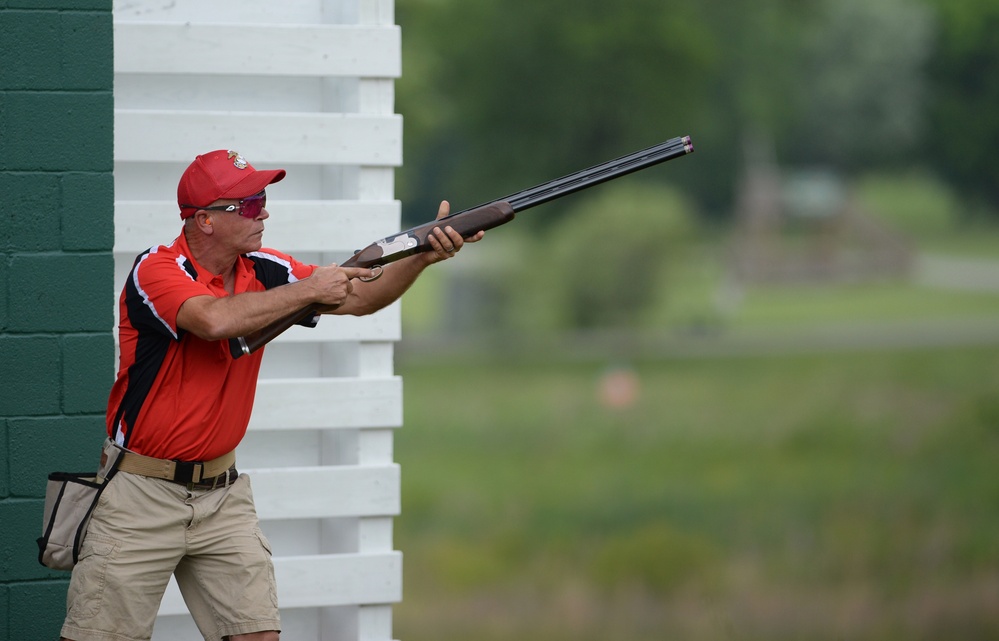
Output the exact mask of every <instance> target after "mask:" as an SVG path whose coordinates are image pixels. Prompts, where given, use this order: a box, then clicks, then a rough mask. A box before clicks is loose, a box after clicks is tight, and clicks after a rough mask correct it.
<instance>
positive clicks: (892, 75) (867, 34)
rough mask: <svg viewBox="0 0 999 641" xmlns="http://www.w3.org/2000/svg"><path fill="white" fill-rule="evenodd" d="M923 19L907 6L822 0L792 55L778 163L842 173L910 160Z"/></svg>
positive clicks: (924, 39) (917, 119)
mask: <svg viewBox="0 0 999 641" xmlns="http://www.w3.org/2000/svg"><path fill="white" fill-rule="evenodd" d="M931 18H932V16H931V14H930V12H929V11H927V9H926V7H925V6H923V5H921V4H917V3H916V2H913V0H878V2H870V1H869V0H827V1H826V2H824V3H823V4H822V7H821V11H820V12H819V13H818V14H816V15H815V16H814V20H813V21H812V22H811V24H809V25H808V28H807V31H806V33H807V37H806V38H804V39H803V40H802V42H801V43H800V44H801V49H800V51H799V52H798V63H797V65H798V82H799V86H798V87H797V90H796V91H795V92H794V93H795V94H796V97H797V100H798V101H799V105H798V107H799V109H800V112H799V114H797V117H796V118H795V119H794V120H793V121H792V122H793V123H794V125H795V126H790V127H785V128H784V129H783V131H781V132H780V133H781V134H782V136H781V137H782V139H783V143H784V144H783V145H781V146H782V147H783V148H784V149H785V151H786V153H785V159H786V160H790V161H792V162H796V163H805V164H825V165H828V166H832V167H837V168H840V169H847V170H851V169H852V170H858V169H860V170H862V169H869V168H871V167H872V166H879V165H885V164H897V163H898V162H899V161H904V162H911V160H912V154H913V151H914V150H915V149H916V148H917V145H918V142H919V139H920V137H921V134H922V128H923V125H924V122H925V118H924V116H925V109H924V105H925V103H926V91H925V82H924V68H925V65H926V62H927V59H928V57H929V54H930V49H931V39H930V38H931V34H932V29H931V26H932V24H931Z"/></svg>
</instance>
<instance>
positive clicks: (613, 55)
mask: <svg viewBox="0 0 999 641" xmlns="http://www.w3.org/2000/svg"><path fill="white" fill-rule="evenodd" d="M398 16H399V18H398V19H399V22H400V24H401V25H402V26H403V29H404V33H405V34H406V38H407V42H408V44H407V48H406V50H405V53H404V55H405V59H406V62H407V65H411V66H410V67H407V69H406V73H404V75H403V78H402V79H401V80H400V82H399V85H398V101H399V110H400V112H401V113H403V114H404V116H405V117H406V118H407V121H406V132H407V134H406V135H407V139H406V155H407V156H406V158H407V166H406V168H405V170H404V171H403V172H401V174H403V175H402V176H401V178H402V182H401V184H400V192H401V193H402V194H403V197H404V198H407V199H410V200H411V201H412V202H414V203H417V204H419V206H420V208H421V209H426V208H428V207H430V206H431V205H432V204H433V201H434V200H435V199H437V198H439V197H441V196H442V195H444V194H448V195H450V197H451V198H452V201H453V204H455V205H456V206H458V207H463V206H470V205H474V204H477V203H478V202H480V201H482V200H487V199H490V198H494V197H500V196H502V195H504V194H506V193H510V192H513V191H517V190H519V189H523V188H526V187H530V186H532V185H534V184H537V183H540V182H543V181H546V180H549V179H552V178H556V177H558V176H560V175H563V174H566V173H569V172H571V171H575V170H577V169H581V168H583V167H586V166H589V165H592V164H596V163H597V162H602V161H604V160H607V159H610V158H613V157H616V156H619V155H622V154H624V153H629V152H631V151H634V150H636V149H640V148H642V147H646V146H649V145H652V144H655V143H658V142H661V141H663V140H666V139H668V138H672V137H674V136H678V135H683V134H688V133H689V134H696V133H697V132H700V131H706V130H708V129H709V128H710V119H711V113H710V112H708V111H706V110H704V109H703V107H704V105H705V104H707V103H708V102H709V100H708V92H709V87H710V84H711V76H712V74H711V72H710V71H711V69H713V68H714V67H716V66H717V65H718V64H719V61H718V59H717V45H716V44H715V43H714V42H713V40H714V36H713V35H712V34H711V33H710V31H708V30H707V28H706V24H705V22H704V20H703V18H702V17H701V16H699V15H698V9H697V6H696V4H695V3H690V2H684V1H682V0H632V1H630V2H627V3H623V4H621V3H607V2H605V1H603V0H550V1H546V2H534V1H533V0H505V1H503V2H500V1H499V0H478V1H476V2H450V1H447V0H440V1H437V2H433V1H431V0H399V2H398ZM698 142H699V139H697V138H695V144H697V143H698ZM695 156H696V154H695ZM688 164H689V163H688ZM667 173H668V174H669V175H670V178H672V179H674V180H684V179H686V180H692V181H693V180H697V179H698V176H699V175H700V172H695V171H694V170H693V169H692V168H691V167H686V168H677V167H676V166H675V165H674V166H670V169H669V170H668V171H667ZM659 175H662V174H661V173H660V174H659ZM421 201H422V202H421Z"/></svg>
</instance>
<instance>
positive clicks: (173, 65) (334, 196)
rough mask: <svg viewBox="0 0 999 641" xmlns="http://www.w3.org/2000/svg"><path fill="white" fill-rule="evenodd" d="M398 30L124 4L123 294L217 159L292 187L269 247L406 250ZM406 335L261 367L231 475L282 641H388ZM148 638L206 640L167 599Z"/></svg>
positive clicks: (376, 321) (120, 30)
mask: <svg viewBox="0 0 999 641" xmlns="http://www.w3.org/2000/svg"><path fill="white" fill-rule="evenodd" d="M394 22H395V20H394V7H393V0H281V1H280V2H275V1H273V0H211V1H207V0H171V1H170V2H166V1H164V0H159V1H155V0H115V1H114V42H115V61H114V66H115V148H114V153H115V272H116V274H115V277H116V283H115V289H116V291H120V289H121V287H122V284H123V281H124V278H125V276H126V275H127V273H128V270H129V269H130V267H131V263H132V260H133V258H134V257H135V255H136V254H138V253H139V252H141V251H143V250H145V249H146V248H147V247H149V246H151V245H154V244H159V243H163V242H169V241H170V240H172V239H173V238H174V237H176V236H177V235H178V234H179V233H180V229H181V224H180V219H179V217H178V212H177V207H176V188H177V180H178V178H179V177H180V174H181V172H182V171H183V170H184V168H185V167H186V166H187V164H188V163H190V162H191V160H193V159H194V156H195V155H197V154H198V153H202V152H205V151H209V150H212V149H220V148H228V149H235V150H237V151H239V152H240V153H242V154H243V155H244V156H245V157H246V158H247V159H248V160H249V161H250V163H252V164H253V165H254V166H255V167H257V168H261V169H269V168H274V167H283V168H285V169H287V170H288V177H287V178H286V179H285V180H284V181H282V182H281V183H279V184H277V185H274V186H272V187H271V188H270V189H269V190H268V210H269V211H270V213H271V217H270V219H268V221H267V223H266V225H267V231H266V232H265V236H264V243H265V245H266V246H270V247H275V248H278V249H281V250H284V251H287V252H289V253H291V254H292V255H294V256H296V257H298V258H300V259H302V260H305V261H309V262H319V263H327V262H333V261H341V260H343V259H344V258H346V257H347V256H349V255H350V254H351V253H352V251H353V250H355V249H357V248H360V247H363V246H365V245H367V244H368V243H370V242H371V241H373V240H375V239H376V238H380V237H383V236H386V235H388V234H390V233H392V232H395V231H397V230H398V229H399V225H400V216H399V204H398V202H396V201H395V200H394V195H393V171H394V168H395V167H397V166H399V165H400V164H401V162H402V119H401V118H400V117H399V116H398V115H396V114H394V95H393V91H394V84H393V83H394V79H395V78H397V77H398V76H399V73H400V65H401V53H400V33H399V29H398V27H397V26H395V25H394ZM116 311H117V310H116ZM399 333H400V320H399V308H398V304H396V305H393V306H391V307H390V308H388V309H386V310H383V311H382V312H379V313H378V314H375V315H373V316H370V317H366V318H339V317H327V318H324V319H323V320H322V321H321V322H320V325H319V327H318V328H317V329H315V330H311V331H310V330H306V329H304V328H294V329H292V330H291V331H289V332H287V333H286V334H284V335H283V336H281V337H280V338H279V339H277V340H276V341H275V342H274V343H272V344H271V345H269V346H268V348H267V352H266V354H265V356H264V365H263V370H262V374H261V381H260V384H259V387H258V391H257V399H256V403H255V407H254V413H253V419H252V420H251V423H250V431H249V434H248V435H247V438H246V440H245V441H244V443H243V444H242V445H241V446H240V448H239V450H238V451H237V465H238V467H239V468H240V470H241V471H242V472H248V473H249V474H250V475H251V478H252V481H253V488H254V494H255V496H256V499H257V509H258V512H259V515H260V518H261V522H262V523H261V524H262V527H263V529H264V532H265V533H266V534H267V536H268V538H269V539H270V540H271V543H272V545H273V548H274V565H275V568H276V571H277V579H278V593H279V600H280V603H281V608H282V610H281V616H282V623H283V627H284V631H283V633H282V638H284V639H289V640H292V639H293V640H295V641H299V640H303V641H309V640H320V639H322V640H326V639H337V640H349V639H358V640H365V641H384V640H389V639H391V638H392V609H391V608H392V604H393V603H395V602H398V601H399V600H400V599H401V597H402V558H401V554H400V553H399V552H397V551H395V550H394V549H393V543H392V519H393V517H394V516H395V515H397V514H398V513H399V508H400V497H399V474H400V471H399V467H398V465H396V464H395V463H394V462H393V451H392V443H393V429H394V428H397V427H399V426H400V425H401V423H402V382H401V380H400V379H399V378H398V377H396V376H395V375H394V374H393V343H394V341H396V340H398V338H399ZM153 638H154V640H155V641H170V640H175V639H176V640H180V639H184V640H190V639H196V638H200V635H199V633H198V632H197V629H196V628H195V626H194V623H193V621H192V620H191V619H190V616H189V615H188V614H187V610H186V607H185V605H184V602H183V599H182V598H181V596H180V592H179V591H178V590H177V588H176V585H175V584H173V583H172V584H171V586H170V588H169V589H168V591H167V594H166V595H165V597H164V600H163V603H162V606H161V609H160V617H159V619H158V620H157V623H156V630H155V634H154V637H153Z"/></svg>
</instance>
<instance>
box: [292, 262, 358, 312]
mask: <svg viewBox="0 0 999 641" xmlns="http://www.w3.org/2000/svg"><path fill="white" fill-rule="evenodd" d="M374 275H375V272H374V271H372V270H371V269H368V268H366V267H341V266H340V265H337V264H336V263H332V264H330V265H324V266H322V267H317V268H316V270H315V271H314V272H312V275H311V276H309V277H308V278H306V279H305V281H303V282H305V283H307V284H309V285H310V286H311V287H312V291H313V294H314V302H315V304H316V305H317V306H319V311H320V312H324V311H332V310H334V309H336V308H338V307H340V306H341V305H343V304H344V303H345V302H346V301H347V298H348V297H349V296H350V295H351V294H352V293H353V291H354V283H353V279H355V278H372V277H373V276H374Z"/></svg>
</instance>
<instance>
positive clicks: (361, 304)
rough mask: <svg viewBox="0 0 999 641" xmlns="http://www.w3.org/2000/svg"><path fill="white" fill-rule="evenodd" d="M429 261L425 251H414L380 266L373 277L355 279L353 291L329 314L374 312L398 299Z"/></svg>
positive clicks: (359, 314)
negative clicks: (412, 253) (417, 252)
mask: <svg viewBox="0 0 999 641" xmlns="http://www.w3.org/2000/svg"><path fill="white" fill-rule="evenodd" d="M430 264H431V261H430V260H428V254H416V255H413V256H409V257H407V258H403V259H402V260H399V261H396V262H394V263H392V264H390V265H386V266H385V267H383V268H382V269H383V271H382V275H381V276H379V277H378V278H377V279H376V280H373V281H369V282H364V281H360V280H355V281H354V291H353V292H352V293H351V294H350V296H348V297H347V300H346V301H345V302H344V304H343V305H341V306H340V307H338V308H336V309H333V310H330V311H329V312H328V313H332V314H350V315H353V316H364V315H367V314H373V313H375V312H377V311H378V310H380V309H383V308H385V307H387V306H389V305H391V304H392V303H394V302H395V301H397V300H398V299H399V298H400V297H401V296H402V295H403V294H405V293H406V291H407V290H408V289H409V288H410V287H411V286H412V285H413V283H414V282H416V279H417V278H419V276H420V274H422V273H423V270H424V269H426V268H427V266H428V265H430Z"/></svg>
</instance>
